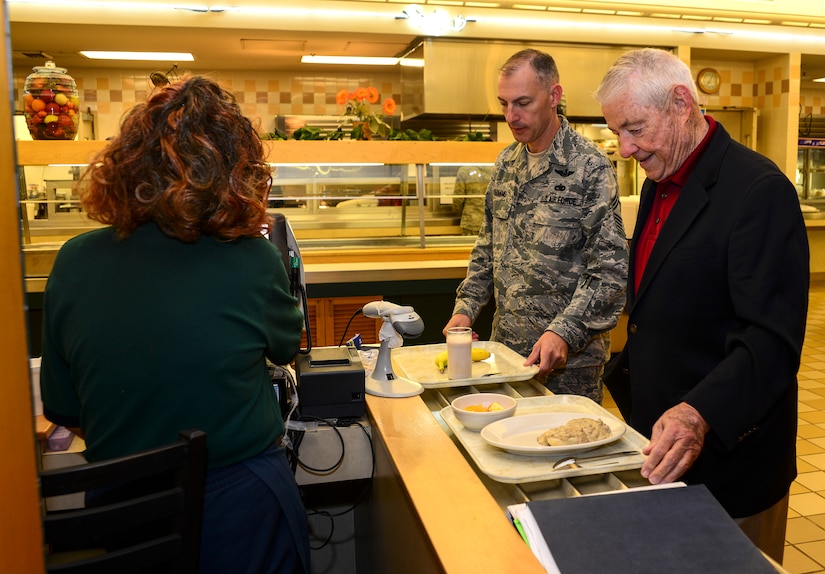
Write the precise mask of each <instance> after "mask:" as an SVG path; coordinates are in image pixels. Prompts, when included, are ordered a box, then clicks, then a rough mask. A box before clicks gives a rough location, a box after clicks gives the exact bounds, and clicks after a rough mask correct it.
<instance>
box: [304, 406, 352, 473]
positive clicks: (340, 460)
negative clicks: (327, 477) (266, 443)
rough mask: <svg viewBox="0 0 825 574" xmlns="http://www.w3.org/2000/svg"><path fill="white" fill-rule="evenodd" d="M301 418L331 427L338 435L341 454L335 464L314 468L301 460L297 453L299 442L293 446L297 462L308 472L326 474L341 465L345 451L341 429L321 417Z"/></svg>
mask: <svg viewBox="0 0 825 574" xmlns="http://www.w3.org/2000/svg"><path fill="white" fill-rule="evenodd" d="M302 418H304V419H310V420H314V421H317V422H319V423H321V424H325V425H327V426H329V427H330V428H332V430H334V431H335V434H336V435H338V441H339V442H340V443H341V456H339V457H338V460H337V461H336V462H335V464H333V465H332V466H331V467H329V468H315V467H312V466H309V465H308V464H306V463H305V462H304V461H302V460H301V456H300V454H299V447H300V444H296V445H295V446H294V450H293V452H294V454H295V459H296V460H297V461H298V464H299V465H300V466H301V468H303V469H304V470H306V471H309V472H315V473H318V474H326V473H328V472H332V471H334V470H335V469H336V468H338V467H339V466H341V463H343V462H344V453H345V452H346V446H345V445H344V437H343V435H342V434H341V431H339V430H338V429H337V428H336V426H335V424H334V423H331V422H330V421H328V420H326V419H321V418H318V417H302Z"/></svg>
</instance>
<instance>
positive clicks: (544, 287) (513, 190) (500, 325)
mask: <svg viewBox="0 0 825 574" xmlns="http://www.w3.org/2000/svg"><path fill="white" fill-rule="evenodd" d="M560 119H561V127H560V129H559V131H558V133H557V134H556V137H555V139H554V140H553V144H552V146H551V147H550V149H549V150H548V153H547V154H545V156H544V157H543V158H541V159H540V160H539V162H538V163H537V164H536V165H535V166H534V169H533V173H528V167H527V148H526V146H525V145H523V144H521V143H513V144H511V145H510V146H508V147H506V148H505V149H504V150H502V151H501V153H500V154H499V156H498V158H497V160H496V165H495V169H494V172H493V178H492V181H491V183H490V187H489V190H488V193H487V197H486V204H485V221H484V224H483V227H482V229H481V231H480V233H479V236H478V239H477V240H476V243H475V246H474V247H473V250H472V253H471V255H470V261H469V266H468V269H467V276H466V278H465V279H464V281H462V283H461V284H460V285H459V287H458V290H457V297H456V303H455V307H454V310H453V313H462V314H465V315H468V316H469V317H470V318H471V319H472V320H473V321H475V319H476V318H477V317H478V314H479V312H480V311H481V309H482V307H483V306H484V305H485V304H486V303H487V302H488V301H489V300H490V298H491V297H494V298H495V303H496V312H495V317H494V319H493V331H492V336H491V339H492V340H495V341H499V342H501V343H504V344H506V345H507V346H508V347H510V348H512V349H514V350H515V351H517V352H518V353H520V354H521V355H523V356H525V357H526V356H528V355H529V354H530V353H531V352H532V349H533V345H534V344H535V343H536V341H537V340H538V338H539V337H540V336H541V335H542V334H543V333H544V331H545V330H548V329H549V330H551V331H553V332H555V333H557V334H558V335H560V336H561V337H562V338H563V339H564V340H565V341H566V342H567V344H568V345H569V353H568V360H567V366H568V367H570V368H578V367H589V366H597V365H600V364H603V363H605V362H606V361H607V359H608V358H609V353H610V335H609V330H610V329H612V328H613V327H614V326H615V325H616V323H617V321H618V318H619V315H620V314H621V311H622V308H623V307H624V303H625V291H626V285H627V263H628V253H627V239H626V238H625V233H624V225H623V224H622V219H621V207H620V205H619V198H618V183H617V180H616V173H615V170H614V168H613V166H612V164H611V163H610V160H609V159H608V158H607V157H606V156H605V155H604V154H603V153H602V152H601V150H599V149H598V147H597V146H596V145H595V144H593V143H592V142H591V141H590V140H588V139H586V138H585V137H583V136H581V135H579V134H578V133H576V132H575V131H574V130H573V129H572V128H571V127H570V124H569V123H568V122H567V120H566V119H565V118H563V117H560Z"/></svg>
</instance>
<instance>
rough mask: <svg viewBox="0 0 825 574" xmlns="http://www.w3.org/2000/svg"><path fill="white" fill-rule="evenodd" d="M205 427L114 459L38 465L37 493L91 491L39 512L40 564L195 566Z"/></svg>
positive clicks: (126, 568)
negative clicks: (84, 500)
mask: <svg viewBox="0 0 825 574" xmlns="http://www.w3.org/2000/svg"><path fill="white" fill-rule="evenodd" d="M205 478H206V433H204V432H202V431H199V430H188V431H182V432H181V433H180V434H179V438H178V441H177V442H175V443H173V444H170V445H166V446H162V447H159V448H155V449H151V450H147V451H143V452H140V453H137V454H133V455H130V456H124V457H120V458H116V459H111V460H106V461H101V462H96V463H89V464H82V465H78V466H70V467H67V468H60V469H55V470H48V471H42V472H41V473H40V492H41V496H42V497H43V498H44V499H45V498H47V497H51V496H59V495H64V494H71V493H76V492H84V491H92V492H94V493H96V494H99V496H97V501H96V502H93V503H92V504H87V506H86V507H85V508H81V509H76V510H67V511H66V510H64V511H54V512H46V513H45V515H44V518H43V536H44V541H45V543H46V545H47V549H46V550H47V555H46V571H47V572H50V573H51V572H55V573H56V572H62V573H75V572H78V573H83V574H92V573H97V572H100V573H106V574H111V573H113V572H117V573H118V574H126V573H130V572H152V573H159V572H175V573H178V572H181V573H184V572H192V573H196V572H197V571H198V558H199V554H200V536H201V521H202V517H203V493H204V481H205Z"/></svg>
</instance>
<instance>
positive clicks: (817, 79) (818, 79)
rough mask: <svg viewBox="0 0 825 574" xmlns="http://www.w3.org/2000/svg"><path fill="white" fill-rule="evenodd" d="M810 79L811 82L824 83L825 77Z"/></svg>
mask: <svg viewBox="0 0 825 574" xmlns="http://www.w3.org/2000/svg"><path fill="white" fill-rule="evenodd" d="M811 81H812V82H819V83H820V84H825V78H815V79H813V80H811Z"/></svg>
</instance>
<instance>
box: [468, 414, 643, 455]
mask: <svg viewBox="0 0 825 574" xmlns="http://www.w3.org/2000/svg"><path fill="white" fill-rule="evenodd" d="M576 418H592V419H599V420H601V421H602V422H604V423H605V424H606V425H607V426H609V427H610V436H609V437H607V438H604V439H601V440H595V441H591V442H585V443H581V444H571V445H564V446H544V445H540V444H539V443H538V440H537V439H538V436H539V435H540V434H542V433H543V432H545V431H547V430H549V429H551V428H555V427H559V426H561V425H563V424H565V423H566V422H568V421H570V420H571V419H576ZM626 430H627V427H626V426H625V424H624V423H623V422H622V421H620V420H618V419H614V418H612V417H611V418H608V417H598V416H591V415H586V414H582V413H581V412H553V413H538V414H533V415H522V416H514V417H510V418H507V419H504V420H500V421H496V422H494V423H490V424H489V425H487V426H486V427H484V428H483V429H481V438H483V439H484V440H485V441H487V442H488V443H489V444H491V445H493V446H495V447H498V448H501V449H504V450H506V451H507V452H510V453H513V454H526V455H531V456H536V455H560V454H569V453H571V452H583V451H586V450H592V449H594V448H596V447H599V446H602V445H604V444H608V443H611V442H613V441H615V440H618V439H620V438H621V437H622V436H623V435H624V433H625V431H626Z"/></svg>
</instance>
